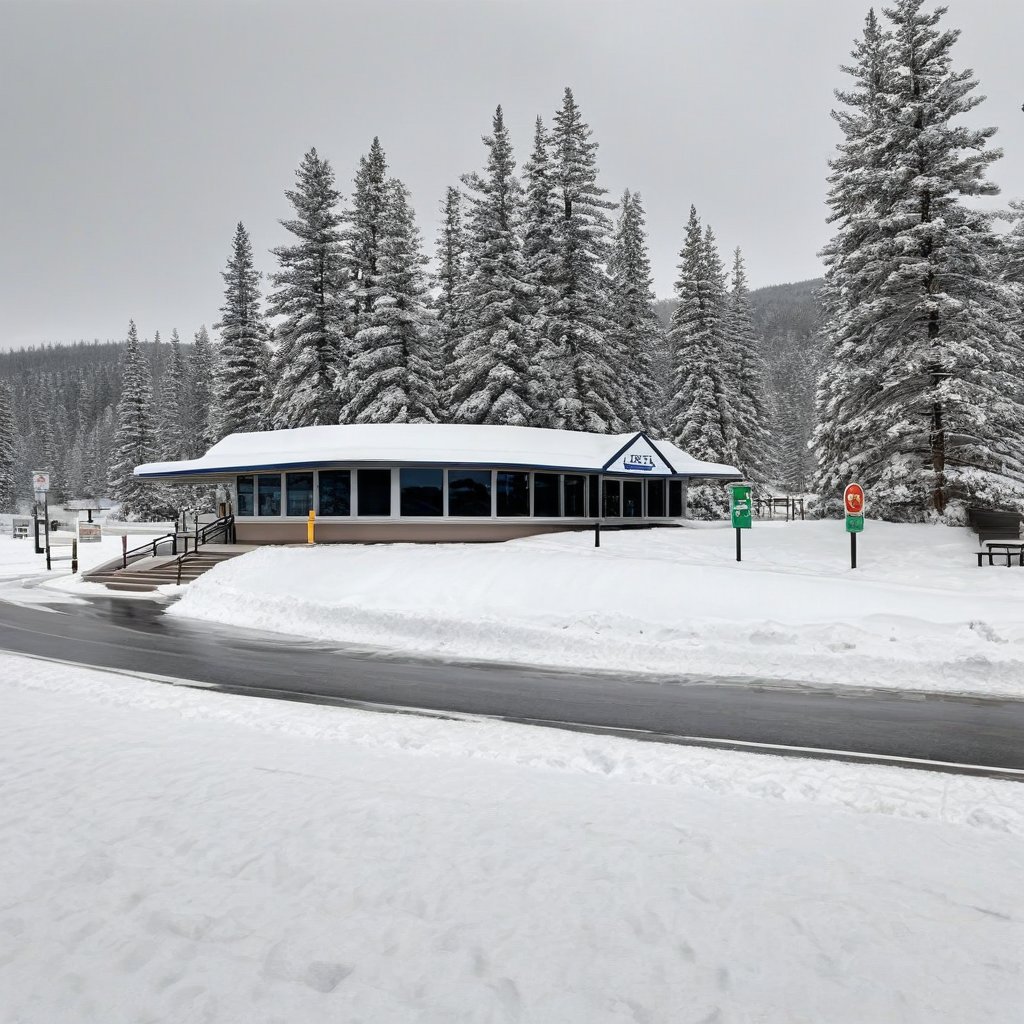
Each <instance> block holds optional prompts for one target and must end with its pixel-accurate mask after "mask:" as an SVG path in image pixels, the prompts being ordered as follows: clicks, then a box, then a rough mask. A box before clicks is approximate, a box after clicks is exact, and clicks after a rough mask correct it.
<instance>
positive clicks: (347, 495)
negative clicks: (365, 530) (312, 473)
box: [318, 469, 352, 516]
mask: <svg viewBox="0 0 1024 1024" xmlns="http://www.w3.org/2000/svg"><path fill="white" fill-rule="evenodd" d="M318 476H319V487H320V515H322V516H350V515H351V514H352V472H351V470H348V469H321V470H320V473H319V474H318Z"/></svg>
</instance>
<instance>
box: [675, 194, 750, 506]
mask: <svg viewBox="0 0 1024 1024" xmlns="http://www.w3.org/2000/svg"><path fill="white" fill-rule="evenodd" d="M680 260H681V262H680V264H679V277H678V279H677V281H676V295H677V296H678V298H679V305H678V306H677V307H676V309H675V311H674V312H673V314H672V326H671V329H670V330H669V342H670V345H671V348H672V352H673V358H674V365H673V373H672V386H673V395H672V398H671V400H670V402H669V407H668V414H667V415H668V423H667V427H668V435H669V437H670V438H671V439H672V441H674V442H675V443H676V444H678V445H679V446H680V447H681V448H682V449H683V450H684V451H686V452H687V453H688V454H690V455H692V456H694V458H697V459H701V460H703V461H706V462H720V463H726V464H729V465H731V464H733V462H734V460H735V458H736V444H735V432H734V426H733V422H732V419H731V415H730V409H729V407H728V402H729V394H728V390H727V388H728V385H727V381H726V375H727V373H728V369H729V367H730V366H731V365H732V363H733V358H732V353H731V351H730V348H729V339H728V335H727V330H726V328H727V316H728V309H727V303H726V295H725V282H724V275H723V273H722V267H721V261H720V259H719V257H718V251H717V249H716V247H715V241H714V236H713V235H712V233H711V231H710V229H709V230H708V231H707V232H706V233H705V232H702V230H701V224H700V220H699V218H698V217H697V211H696V209H695V208H694V207H692V206H691V207H690V219H689V222H688V224H687V227H686V241H685V243H684V245H683V249H682V252H681V253H680ZM723 508H724V492H723V491H722V490H721V488H716V487H715V486H714V485H698V486H697V487H694V488H692V489H691V492H690V509H691V513H692V514H693V515H695V516H709V515H714V514H717V513H720V512H721V511H722V510H723Z"/></svg>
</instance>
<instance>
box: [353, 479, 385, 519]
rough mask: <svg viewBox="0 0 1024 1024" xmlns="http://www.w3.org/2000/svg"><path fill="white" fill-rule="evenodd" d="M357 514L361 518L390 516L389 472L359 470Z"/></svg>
mask: <svg viewBox="0 0 1024 1024" xmlns="http://www.w3.org/2000/svg"><path fill="white" fill-rule="evenodd" d="M357 482H358V484H359V514H360V515H361V516H389V515H391V470H390V469H361V470H359V478H358V481H357Z"/></svg>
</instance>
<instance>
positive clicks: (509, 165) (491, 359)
mask: <svg viewBox="0 0 1024 1024" xmlns="http://www.w3.org/2000/svg"><path fill="white" fill-rule="evenodd" d="M492 128H493V133H492V134H491V135H489V136H485V137H484V145H485V146H486V147H487V169H486V171H485V172H484V174H482V175H480V174H468V175H466V176H465V177H464V178H463V183H464V184H465V185H466V187H467V188H468V189H469V192H470V194H469V228H468V259H469V265H470V272H469V278H468V280H467V282H466V302H465V313H466V326H467V333H466V334H465V335H464V336H463V337H462V340H461V341H460V342H459V343H458V345H457V346H456V349H455V360H454V366H453V374H452V376H453V381H454V388H453V390H452V396H451V415H452V418H453V419H454V420H455V421H456V422H460V423H506V424H512V425H515V426H528V425H530V424H532V423H533V420H534V408H535V397H536V391H537V388H536V386H535V381H534V374H535V371H536V369H537V368H536V365H535V362H534V359H533V351H532V346H531V342H530V333H529V319H530V310H529V307H528V304H527V303H528V289H527V286H526V284H525V282H524V280H523V265H522V253H521V250H520V241H519V236H518V233H517V232H518V227H519V220H520V217H521V203H522V190H521V187H520V184H519V181H518V179H517V178H516V177H515V175H514V173H513V172H514V170H515V159H514V158H513V155H512V143H511V141H510V140H509V136H508V130H507V129H506V127H505V121H504V117H503V115H502V111H501V107H500V106H499V107H498V109H497V110H496V111H495V114H494V119H493V122H492Z"/></svg>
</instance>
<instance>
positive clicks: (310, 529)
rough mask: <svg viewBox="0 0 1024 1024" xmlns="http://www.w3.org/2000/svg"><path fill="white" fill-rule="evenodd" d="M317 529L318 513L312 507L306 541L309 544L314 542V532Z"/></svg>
mask: <svg viewBox="0 0 1024 1024" xmlns="http://www.w3.org/2000/svg"><path fill="white" fill-rule="evenodd" d="M315 531H316V513H315V512H314V511H313V510H312V509H310V510H309V522H308V523H306V543H307V544H312V543H314V537H313V534H314V532H315Z"/></svg>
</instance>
